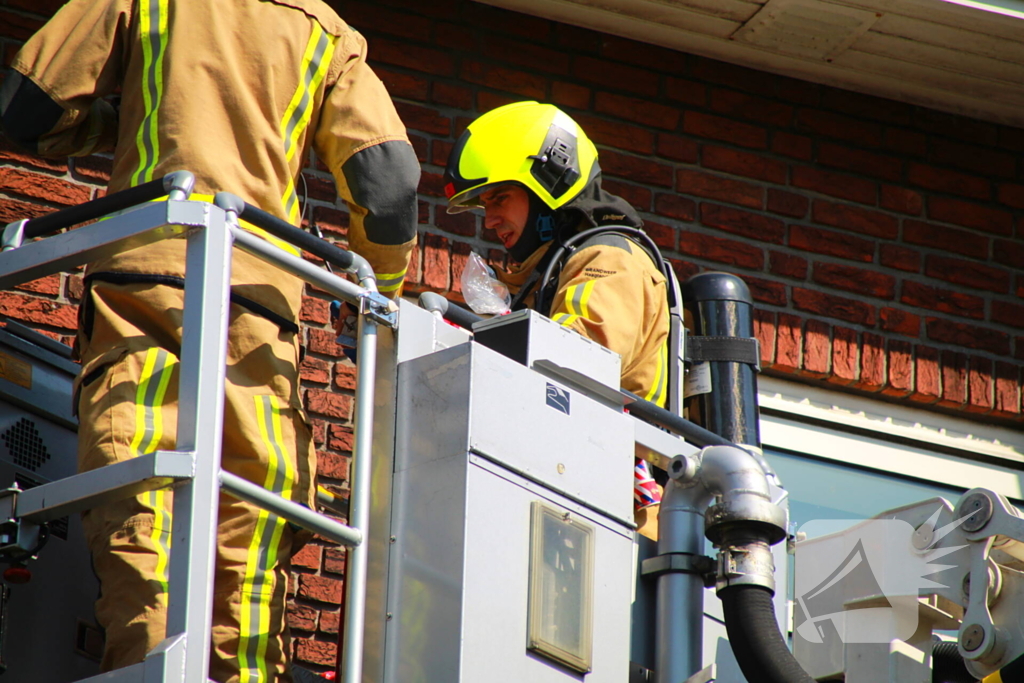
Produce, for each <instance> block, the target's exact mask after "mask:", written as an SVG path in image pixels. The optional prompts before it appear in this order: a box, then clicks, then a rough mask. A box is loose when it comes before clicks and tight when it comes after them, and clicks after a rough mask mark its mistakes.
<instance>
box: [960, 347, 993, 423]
mask: <svg viewBox="0 0 1024 683" xmlns="http://www.w3.org/2000/svg"><path fill="white" fill-rule="evenodd" d="M993 388H994V387H993V385H992V361H990V360H989V359H987V358H978V357H976V356H975V357H972V358H971V360H970V365H969V367H968V370H967V406H966V407H967V410H969V411H970V412H975V413H987V412H990V411H991V410H992V404H993V399H994V396H993V391H992V390H993Z"/></svg>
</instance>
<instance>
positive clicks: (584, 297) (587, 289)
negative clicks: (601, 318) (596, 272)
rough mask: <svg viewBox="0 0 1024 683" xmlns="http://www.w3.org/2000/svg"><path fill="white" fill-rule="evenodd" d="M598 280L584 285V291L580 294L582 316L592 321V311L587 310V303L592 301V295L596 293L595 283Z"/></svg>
mask: <svg viewBox="0 0 1024 683" xmlns="http://www.w3.org/2000/svg"><path fill="white" fill-rule="evenodd" d="M595 282H597V280H591V281H589V282H588V283H587V284H585V285H583V291H582V292H581V293H580V305H579V310H580V315H581V316H583V317H584V318H586V319H587V320H590V311H589V310H587V302H589V301H590V294H591V293H592V292H593V291H594V283H595Z"/></svg>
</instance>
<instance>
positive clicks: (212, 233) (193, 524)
mask: <svg viewBox="0 0 1024 683" xmlns="http://www.w3.org/2000/svg"><path fill="white" fill-rule="evenodd" d="M192 186H193V179H192V176H191V174H189V173H185V172H177V173H172V174H169V175H168V176H165V177H164V178H163V179H161V180H158V181H153V182H151V183H147V184H146V185H144V186H139V187H137V188H132V189H131V190H127V191H125V192H123V193H116V194H113V195H109V196H107V197H104V198H103V199H101V200H97V201H95V202H89V203H87V204H83V205H81V206H78V207H73V208H72V209H68V210H65V211H61V212H57V213H55V214H50V215H48V216H44V217H41V218H38V219H33V220H29V221H19V222H17V223H12V224H11V225H9V226H7V228H6V229H5V230H4V232H3V236H2V242H0V244H2V247H3V252H2V253H0V290H6V289H10V288H11V287H14V286H15V285H18V284H22V283H24V282H29V281H31V280H34V279H37V278H39V277H43V276H45V275H49V274H52V273H56V272H60V271H65V270H70V269H73V268H76V267H78V266H81V265H84V264H86V263H88V262H90V261H94V260H96V259H98V258H103V257H107V256H111V255H113V254H116V253H120V252H123V251H127V250H130V249H135V248H138V247H141V246H145V245H148V244H152V243H154V242H157V241H160V240H163V239H170V238H185V239H187V248H186V257H185V302H184V318H183V325H182V344H181V366H180V367H181V373H180V376H179V406H178V425H177V441H176V448H175V450H174V451H157V452H155V453H150V454H147V455H144V456H140V457H137V458H134V459H132V460H129V461H126V462H121V463H118V464H115V465H109V466H107V467H103V468H100V469H97V470H93V471H90V472H85V473H82V474H78V475H75V476H72V477H68V478H66V479H62V480H59V481H55V482H52V483H49V484H44V485H42V486H39V487H36V488H33V489H30V490H28V491H24V492H17V491H11V492H8V494H7V495H4V496H0V517H2V518H4V519H7V520H15V521H16V523H17V524H19V525H21V527H23V528H24V530H25V532H26V533H25V534H24V535H25V537H26V538H29V537H31V535H32V534H31V531H32V528H33V526H35V527H38V525H41V524H44V523H45V522H46V521H48V520H51V519H54V518H56V517H59V516H62V515H66V514H69V513H72V512H79V511H82V510H87V509H89V508H92V507H95V506H97V505H101V504H103V503H104V502H109V501H111V500H118V499H122V498H126V497H129V496H132V495H135V494H138V493H141V492H144V491H150V490H154V489H158V488H163V487H167V486H173V487H175V494H174V508H173V528H172V544H171V547H172V550H171V553H170V567H169V572H168V579H169V580H168V614H167V631H166V638H165V640H164V641H163V642H161V643H160V644H159V645H158V646H157V647H156V648H154V649H153V650H152V651H151V652H149V653H148V654H147V656H146V659H145V661H143V662H142V663H140V664H136V665H134V666H130V667H127V668H124V669H119V670H117V671H112V672H110V673H106V674H101V675H99V676H94V677H91V678H89V679H87V681H88V682H89V683H99V682H101V681H102V682H103V683H113V682H115V681H117V682H121V681H125V682H127V681H146V683H151V682H155V681H187V682H189V683H192V682H199V681H207V680H208V671H209V663H210V647H211V646H210V637H209V634H210V630H211V624H212V614H213V577H214V563H215V561H216V548H217V525H214V524H209V522H208V520H210V519H216V518H217V511H218V498H219V495H220V492H221V490H224V491H225V492H227V493H229V494H230V495H232V496H235V497H237V498H240V499H242V500H246V501H248V502H250V503H252V504H254V505H257V506H259V507H262V508H264V509H266V510H269V511H271V512H273V513H274V514H277V515H279V516H281V517H283V518H285V519H287V520H289V521H291V522H294V523H296V524H299V525H300V526H303V527H306V528H308V529H311V530H313V531H315V532H316V533H318V534H320V535H322V536H324V537H326V538H329V539H331V540H333V541H336V542H338V543H340V544H342V545H345V546H347V547H348V552H349V553H350V555H349V561H348V568H349V569H348V573H347V575H346V577H345V590H346V609H345V614H344V629H345V631H344V633H345V641H344V646H343V649H342V666H341V670H342V674H343V677H344V678H343V680H346V681H360V680H362V649H363V629H364V622H365V611H366V599H365V586H366V567H367V555H366V549H365V547H364V545H363V541H364V539H365V538H366V535H367V527H368V523H369V503H370V500H369V497H370V472H371V464H372V463H371V460H370V459H371V449H370V445H371V444H370V439H371V435H372V429H373V402H374V373H375V369H376V361H377V355H376V350H377V328H378V326H379V325H385V326H387V327H391V328H394V327H396V325H397V316H396V314H395V308H394V305H393V304H392V303H391V302H390V301H389V300H388V299H386V298H384V297H383V296H381V295H380V294H379V293H378V292H377V288H376V281H375V278H374V276H373V272H372V270H370V269H369V266H368V264H367V263H366V261H365V260H363V259H362V258H361V257H359V256H357V255H355V254H351V253H350V252H345V251H342V250H340V249H338V248H336V247H334V246H333V245H330V244H329V243H327V242H322V241H319V240H316V238H313V237H312V236H310V235H308V233H305V232H303V231H301V230H299V229H298V228H295V227H293V226H291V225H289V224H287V223H285V222H284V221H280V220H279V219H276V218H275V217H273V216H270V215H269V214H265V213H263V212H262V211H259V210H258V209H256V208H255V207H252V206H251V205H246V204H245V203H244V202H242V201H241V200H240V199H238V198H237V197H235V196H233V195H229V194H225V193H222V194H219V195H217V197H215V199H214V202H213V203H212V204H211V203H209V202H194V201H190V200H189V199H188V198H189V196H190V195H191V190H192ZM162 197H166V199H164V200H163V201H154V200H159V199H160V198H162ZM140 202H141V203H142V204H140ZM135 206H137V208H132V207H135ZM128 209H130V210H128ZM126 210H128V211H126ZM116 211H122V212H123V213H120V214H118V215H113V216H110V217H108V218H106V219H104V220H102V221H99V222H97V223H95V224H93V225H90V226H88V227H86V228H84V229H77V230H72V231H69V232H66V233H63V234H60V235H56V236H53V237H49V238H47V239H44V240H39V241H35V242H26V241H25V240H26V239H28V238H32V237H41V236H43V235H44V234H48V233H51V232H54V231H57V230H60V229H62V228H65V227H70V226H71V225H74V224H76V223H79V222H83V221H86V220H91V219H94V218H99V217H102V216H107V215H108V214H111V213H113V212H116ZM240 214H241V215H243V216H244V219H245V220H246V221H248V222H250V223H252V224H254V225H256V226H258V227H260V228H262V229H264V230H266V231H268V232H270V233H271V234H273V235H275V236H276V237H279V238H281V239H284V240H286V241H288V242H291V243H293V244H296V245H297V246H300V247H301V248H303V249H305V250H307V251H310V252H312V253H314V254H315V255H317V256H319V257H321V258H324V259H325V260H327V261H329V262H331V263H332V264H334V265H335V266H337V267H339V268H341V269H342V270H343V271H344V272H347V273H353V274H355V275H356V277H357V279H358V280H359V282H360V284H358V285H357V284H353V283H352V282H350V281H348V280H346V279H344V278H343V277H339V276H337V275H334V274H332V273H328V272H326V271H324V270H322V269H321V268H319V267H317V266H315V265H313V264H311V263H309V262H307V261H304V260H303V259H301V258H299V257H297V256H293V255H292V254H289V253H288V252H286V251H284V250H283V249H280V248H278V247H276V246H274V245H272V244H270V243H269V242H267V241H265V240H263V239H261V238H259V237H256V236H255V235H253V234H251V233H249V232H246V231H245V230H243V229H242V228H240V227H239V215H240ZM311 240H316V241H311ZM233 247H238V248H239V249H241V250H243V251H246V252H248V253H250V254H252V255H253V256H256V257H257V258H260V259H262V260H264V261H266V262H267V263H270V264H272V265H275V266H277V267H278V268H280V269H281V270H283V271H285V272H288V273H291V274H292V275H295V276H297V277H299V278H300V279H302V280H305V281H306V282H309V283H311V284H313V285H315V286H317V287H319V288H320V289H322V290H324V291H326V292H328V293H329V294H331V295H333V296H336V297H338V298H339V299H342V300H343V301H347V302H349V303H351V304H353V305H354V306H355V307H356V308H357V309H358V311H359V313H360V315H359V326H358V338H359V342H358V343H359V364H358V366H357V375H356V396H355V404H356V405H355V425H354V431H355V440H354V446H353V466H352V467H353V471H352V484H351V493H350V514H349V525H344V524H341V523H339V522H337V521H335V520H333V519H331V518H329V517H326V516H324V515H320V514H318V513H316V512H313V511H311V510H309V509H307V508H305V507H303V506H301V505H299V504H297V503H294V502H292V501H288V500H285V499H284V498H281V497H280V496H277V495H276V494H273V493H271V492H269V491H266V490H265V489H263V488H262V487H260V486H257V485H255V484H252V483H251V482H248V481H246V480H244V479H241V478H240V477H237V476H235V475H232V474H230V473H228V472H225V471H223V470H222V469H221V435H222V431H223V423H224V383H225V372H224V368H225V363H226V353H227V339H228V315H227V309H228V306H229V296H230V290H231V286H230V283H231V261H232V249H233ZM4 515H6V517H4ZM0 521H2V520H0Z"/></svg>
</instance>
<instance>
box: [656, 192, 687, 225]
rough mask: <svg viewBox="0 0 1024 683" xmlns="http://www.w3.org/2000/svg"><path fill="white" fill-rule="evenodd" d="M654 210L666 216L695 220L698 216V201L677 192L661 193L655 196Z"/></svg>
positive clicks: (682, 219)
mask: <svg viewBox="0 0 1024 683" xmlns="http://www.w3.org/2000/svg"><path fill="white" fill-rule="evenodd" d="M654 211H655V213H657V214H658V215H659V216H665V217H666V218H675V219H676V220H680V221H693V220H694V219H695V218H696V217H697V202H695V201H693V200H692V199H687V198H686V197H680V196H679V195H677V194H659V195H657V196H656V197H655V198H654Z"/></svg>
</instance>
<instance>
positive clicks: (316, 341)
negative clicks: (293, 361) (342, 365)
mask: <svg viewBox="0 0 1024 683" xmlns="http://www.w3.org/2000/svg"><path fill="white" fill-rule="evenodd" d="M307 333H308V334H309V340H308V347H309V350H310V351H312V352H313V353H320V354H323V355H325V356H333V357H335V358H340V357H341V356H342V355H343V352H342V347H341V345H340V344H337V343H335V341H334V340H335V338H337V336H338V335H337V334H335V333H334V332H330V331H328V330H318V329H315V328H309V329H308V330H307Z"/></svg>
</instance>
